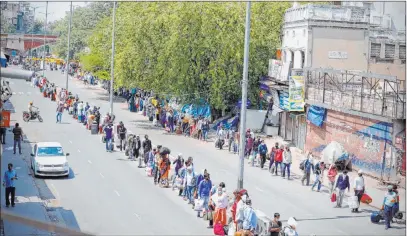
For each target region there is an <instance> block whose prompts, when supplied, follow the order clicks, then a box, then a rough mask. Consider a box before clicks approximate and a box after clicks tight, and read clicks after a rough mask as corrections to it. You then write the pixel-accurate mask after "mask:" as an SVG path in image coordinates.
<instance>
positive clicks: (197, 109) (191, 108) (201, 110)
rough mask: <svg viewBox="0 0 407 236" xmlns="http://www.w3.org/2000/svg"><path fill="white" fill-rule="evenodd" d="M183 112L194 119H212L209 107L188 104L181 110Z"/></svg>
mask: <svg viewBox="0 0 407 236" xmlns="http://www.w3.org/2000/svg"><path fill="white" fill-rule="evenodd" d="M181 112H182V113H186V114H189V115H191V116H194V117H198V116H202V117H205V118H208V119H210V118H211V108H210V107H209V105H194V104H186V105H184V106H183V107H182V108H181Z"/></svg>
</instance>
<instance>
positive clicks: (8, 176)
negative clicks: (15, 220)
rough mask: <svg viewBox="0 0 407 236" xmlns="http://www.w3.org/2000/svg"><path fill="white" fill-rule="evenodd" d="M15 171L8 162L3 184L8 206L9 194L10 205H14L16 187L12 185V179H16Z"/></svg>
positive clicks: (7, 205)
mask: <svg viewBox="0 0 407 236" xmlns="http://www.w3.org/2000/svg"><path fill="white" fill-rule="evenodd" d="M17 179H18V178H17V173H16V171H15V170H14V169H13V164H11V163H9V164H8V170H6V172H5V173H4V177H3V186H4V187H5V188H6V207H9V206H10V195H11V206H12V207H14V205H15V204H14V198H15V195H16V187H15V185H14V180H17Z"/></svg>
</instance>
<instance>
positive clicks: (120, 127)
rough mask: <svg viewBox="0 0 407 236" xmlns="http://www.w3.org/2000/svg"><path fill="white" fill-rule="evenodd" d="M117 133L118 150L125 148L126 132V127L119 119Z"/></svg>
mask: <svg viewBox="0 0 407 236" xmlns="http://www.w3.org/2000/svg"><path fill="white" fill-rule="evenodd" d="M117 133H118V138H119V141H120V151H123V149H124V150H126V141H125V140H126V133H127V129H126V127H124V124H123V121H120V123H119V125H118V126H117Z"/></svg>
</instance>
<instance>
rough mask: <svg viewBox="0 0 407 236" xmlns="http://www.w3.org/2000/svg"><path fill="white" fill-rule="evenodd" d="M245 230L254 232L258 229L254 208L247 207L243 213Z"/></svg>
mask: <svg viewBox="0 0 407 236" xmlns="http://www.w3.org/2000/svg"><path fill="white" fill-rule="evenodd" d="M243 219H244V220H243V229H245V230H252V229H256V227H257V216H256V213H255V212H254V210H253V208H251V207H246V209H244V211H243Z"/></svg>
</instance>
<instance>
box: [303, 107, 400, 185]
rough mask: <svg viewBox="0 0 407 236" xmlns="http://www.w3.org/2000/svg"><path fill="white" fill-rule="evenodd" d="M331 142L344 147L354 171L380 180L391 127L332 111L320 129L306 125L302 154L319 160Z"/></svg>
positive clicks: (388, 155)
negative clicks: (360, 170)
mask: <svg viewBox="0 0 407 236" xmlns="http://www.w3.org/2000/svg"><path fill="white" fill-rule="evenodd" d="M332 141H336V142H338V143H340V144H342V145H343V147H344V148H345V150H346V151H347V152H348V154H349V156H350V158H351V161H352V166H353V168H355V169H363V171H365V172H367V173H369V174H370V175H373V176H375V177H379V178H380V176H381V173H382V162H383V155H384V153H386V157H388V158H387V159H390V158H391V153H390V150H391V148H390V143H391V142H392V124H389V123H385V122H379V121H376V120H370V119H364V118H362V117H358V116H352V115H347V114H344V113H340V112H336V111H331V110H328V112H327V116H326V119H325V122H324V124H323V126H322V127H321V128H319V127H317V126H315V125H313V124H310V122H308V121H307V137H306V143H305V150H307V151H308V150H310V151H312V152H313V153H315V154H316V156H318V155H319V154H320V153H321V152H322V151H323V150H324V148H325V147H326V146H327V145H328V144H329V143H330V142H332ZM385 143H387V144H385ZM385 172H386V173H389V172H390V169H389V168H386V170H385Z"/></svg>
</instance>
